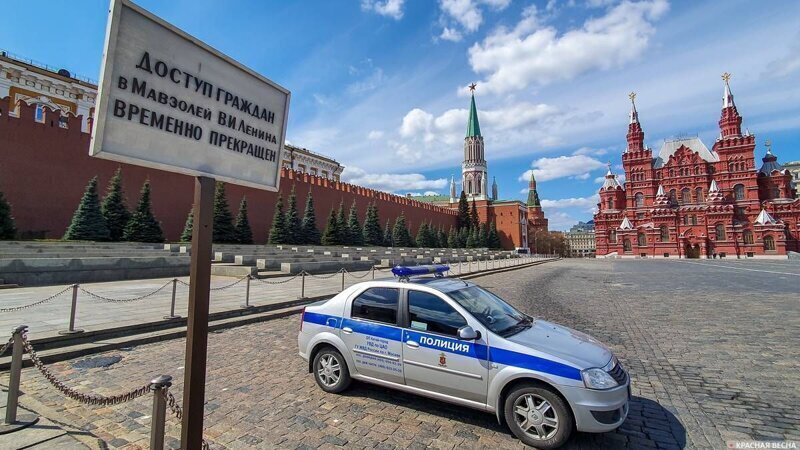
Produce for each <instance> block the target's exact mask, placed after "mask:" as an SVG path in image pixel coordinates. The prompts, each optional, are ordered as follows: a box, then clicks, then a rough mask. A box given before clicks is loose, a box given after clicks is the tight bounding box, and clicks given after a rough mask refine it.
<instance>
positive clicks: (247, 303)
mask: <svg viewBox="0 0 800 450" xmlns="http://www.w3.org/2000/svg"><path fill="white" fill-rule="evenodd" d="M252 278H253V275H247V286H245V289H246V290H245V292H244V304H243V305H241V307H242V308H244V309H247V308H252V306H251V305H250V280H251V279H252Z"/></svg>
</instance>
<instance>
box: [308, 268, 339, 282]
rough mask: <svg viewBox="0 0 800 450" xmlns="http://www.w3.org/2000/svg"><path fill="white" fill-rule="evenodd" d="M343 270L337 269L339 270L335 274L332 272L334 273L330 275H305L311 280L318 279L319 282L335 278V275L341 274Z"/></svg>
mask: <svg viewBox="0 0 800 450" xmlns="http://www.w3.org/2000/svg"><path fill="white" fill-rule="evenodd" d="M343 270H344V269H339V270H337V271H336V272H334V273H332V274H330V275H314V274H313V273H308V272H306V275H308V276H310V277H311V278H319V279H320V280H330V279H331V278H333V277H335V276H336V275H339V274H340V273H342V271H343Z"/></svg>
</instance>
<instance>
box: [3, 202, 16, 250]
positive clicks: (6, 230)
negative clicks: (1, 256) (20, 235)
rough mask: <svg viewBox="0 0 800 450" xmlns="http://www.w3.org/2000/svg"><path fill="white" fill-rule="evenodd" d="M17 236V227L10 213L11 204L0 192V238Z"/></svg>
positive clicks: (5, 238) (6, 238)
mask: <svg viewBox="0 0 800 450" xmlns="http://www.w3.org/2000/svg"><path fill="white" fill-rule="evenodd" d="M16 236H17V227H16V225H14V217H13V216H12V215H11V205H10V204H9V203H8V202H7V201H6V198H5V196H4V195H3V193H2V192H0V240H8V239H14V238H15V237H16Z"/></svg>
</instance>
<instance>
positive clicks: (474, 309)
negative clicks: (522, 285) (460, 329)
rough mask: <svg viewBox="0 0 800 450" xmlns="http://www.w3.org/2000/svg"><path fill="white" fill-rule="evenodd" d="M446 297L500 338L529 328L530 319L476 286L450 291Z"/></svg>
mask: <svg viewBox="0 0 800 450" xmlns="http://www.w3.org/2000/svg"><path fill="white" fill-rule="evenodd" d="M448 295H449V296H450V297H451V298H452V299H453V300H455V301H456V302H458V304H459V305H461V306H462V307H463V308H464V309H466V310H467V311H469V313H470V314H472V316H473V317H475V318H476V319H478V321H479V322H480V323H482V324H483V325H484V326H485V327H486V328H488V329H489V330H491V331H492V332H494V333H497V334H499V335H500V336H503V337H506V336H511V335H513V334H516V333H519V332H520V331H522V330H524V329H526V328H528V327H530V326H531V323H532V320H531V318H530V317H528V316H527V315H525V314H523V313H521V312H519V311H517V310H516V308H514V307H513V306H511V305H509V304H508V303H506V302H505V301H503V299H501V298H500V297H498V296H496V295H494V294H492V293H491V292H489V291H487V290H484V289H481V288H479V287H478V286H470V287H468V288H464V289H459V290H457V291H452V292H449V293H448Z"/></svg>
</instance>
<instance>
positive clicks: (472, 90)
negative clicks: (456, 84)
mask: <svg viewBox="0 0 800 450" xmlns="http://www.w3.org/2000/svg"><path fill="white" fill-rule="evenodd" d="M476 87H478V84H477V83H472V84H470V85H469V91H470V92H475V88H476Z"/></svg>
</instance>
